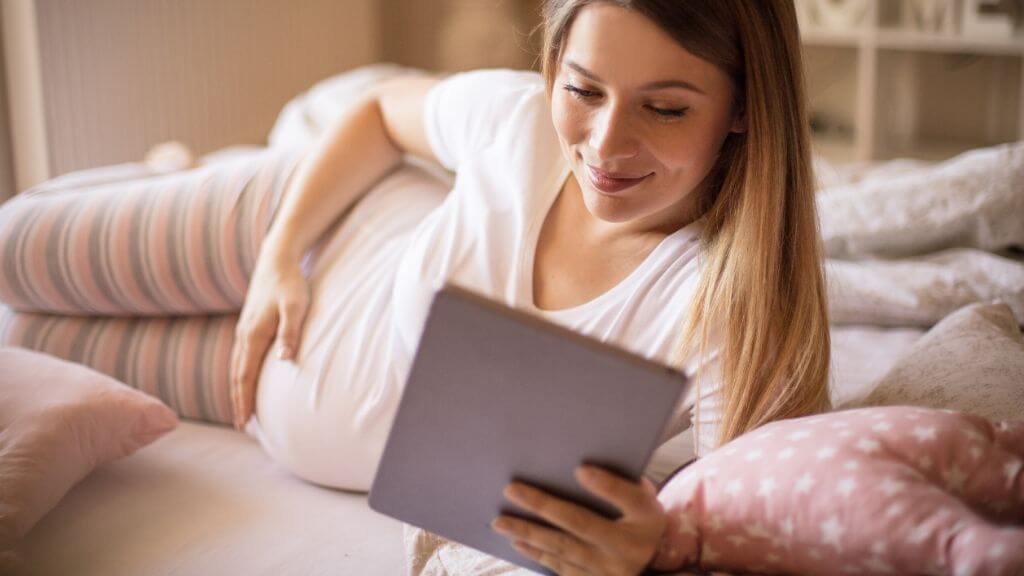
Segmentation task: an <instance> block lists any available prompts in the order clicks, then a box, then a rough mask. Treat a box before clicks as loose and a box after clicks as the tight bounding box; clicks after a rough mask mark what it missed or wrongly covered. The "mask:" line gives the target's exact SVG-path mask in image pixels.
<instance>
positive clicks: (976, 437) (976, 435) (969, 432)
mask: <svg viewBox="0 0 1024 576" xmlns="http://www.w3.org/2000/svg"><path fill="white" fill-rule="evenodd" d="M964 436H967V439H968V440H973V441H974V442H983V441H985V440H987V438H985V435H984V434H982V433H981V432H978V431H977V430H975V429H974V428H964Z"/></svg>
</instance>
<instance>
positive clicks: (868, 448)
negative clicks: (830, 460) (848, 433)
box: [854, 438, 881, 454]
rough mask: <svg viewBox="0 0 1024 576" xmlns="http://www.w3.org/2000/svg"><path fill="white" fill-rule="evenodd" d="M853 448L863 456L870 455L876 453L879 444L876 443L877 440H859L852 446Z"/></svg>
mask: <svg viewBox="0 0 1024 576" xmlns="http://www.w3.org/2000/svg"><path fill="white" fill-rule="evenodd" d="M854 447H855V448H857V450H860V451H861V452H863V453H865V454H872V453H874V452H876V451H878V449H879V447H881V444H879V443H878V440H874V439H872V438H861V439H860V440H858V441H857V443H856V444H854Z"/></svg>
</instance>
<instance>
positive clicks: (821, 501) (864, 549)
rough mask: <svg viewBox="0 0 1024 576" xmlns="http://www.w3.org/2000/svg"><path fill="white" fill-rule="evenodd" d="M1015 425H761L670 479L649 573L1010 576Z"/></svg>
mask: <svg viewBox="0 0 1024 576" xmlns="http://www.w3.org/2000/svg"><path fill="white" fill-rule="evenodd" d="M1022 458H1024V422H1002V423H999V424H995V425H993V424H991V423H989V422H988V421H987V420H985V419H983V418H980V417H978V416H972V415H968V414H964V413H957V412H952V411H946V410H933V409H927V408H915V407H906V406H895V407H881V408H864V409H858V410H847V411H843V412H833V413H830V414H823V415H817V416H810V417H806V418H799V419H794V420H785V421H781V422H774V423H772V424H767V425H765V426H762V427H761V428H758V429H757V430H754V431H752V432H749V433H747V434H745V435H743V436H741V437H739V438H737V439H735V440H733V441H732V442H729V443H728V444H726V445H724V446H722V447H720V448H719V449H718V450H716V451H714V452H712V453H711V454H708V455H707V456H705V457H704V458H701V459H700V460H698V461H696V462H694V463H693V464H691V465H690V466H688V467H686V468H684V469H683V470H682V471H681V472H680V473H679V474H677V475H676V476H675V477H673V478H671V479H670V480H669V481H668V482H667V483H666V484H665V486H664V487H663V488H662V490H661V491H660V493H659V496H658V499H659V500H660V501H661V503H662V504H663V505H664V507H665V509H666V510H667V511H668V513H669V524H668V528H667V529H666V532H665V537H664V538H663V540H662V545H661V547H660V549H659V551H658V554H657V556H656V558H655V560H654V564H653V567H654V568H656V569H659V570H678V569H680V568H682V567H684V566H693V565H699V566H700V567H701V568H704V569H718V570H727V571H754V572H757V573H767V574H778V573H789V574H886V573H891V574H911V573H934V574H1020V573H1022V572H1021V571H1022V570H1024V528H1021V527H1020V526H1013V525H1011V523H1012V522H1016V523H1018V524H1019V523H1021V522H1022V521H1024V472H1022V467H1024V463H1022Z"/></svg>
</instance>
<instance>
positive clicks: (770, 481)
mask: <svg viewBox="0 0 1024 576" xmlns="http://www.w3.org/2000/svg"><path fill="white" fill-rule="evenodd" d="M774 491H775V479H774V478H764V479H762V480H761V484H760V486H759V487H758V489H757V494H758V496H762V497H764V498H771V496H772V492H774Z"/></svg>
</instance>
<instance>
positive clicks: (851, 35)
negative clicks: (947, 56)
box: [800, 27, 1024, 56]
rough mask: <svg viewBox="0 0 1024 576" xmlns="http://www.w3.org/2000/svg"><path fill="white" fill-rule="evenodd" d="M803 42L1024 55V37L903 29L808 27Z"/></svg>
mask: <svg viewBox="0 0 1024 576" xmlns="http://www.w3.org/2000/svg"><path fill="white" fill-rule="evenodd" d="M800 38H801V41H802V42H803V43H804V45H807V46H835V47H848V48H857V47H860V46H864V47H865V48H870V47H872V46H875V47H877V48H878V49H880V50H908V51H919V52H950V53H960V54H996V55H1009V56H1020V55H1024V36H1021V35H1017V36H1014V37H1012V38H985V37H970V36H951V35H948V34H937V33H933V32H918V31H916V30H907V29H903V28H877V29H876V28H861V29H851V30H833V29H830V28H821V27H807V28H804V29H803V30H802V31H801V35H800Z"/></svg>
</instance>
